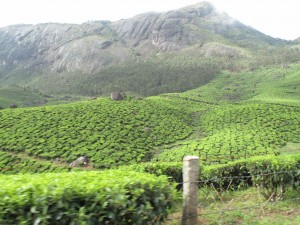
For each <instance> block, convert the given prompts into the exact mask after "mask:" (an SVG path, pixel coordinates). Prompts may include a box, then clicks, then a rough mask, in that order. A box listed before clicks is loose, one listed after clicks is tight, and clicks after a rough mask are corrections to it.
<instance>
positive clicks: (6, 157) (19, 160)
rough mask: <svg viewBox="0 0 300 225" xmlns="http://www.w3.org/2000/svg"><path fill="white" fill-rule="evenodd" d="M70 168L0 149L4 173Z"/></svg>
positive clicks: (2, 171)
mask: <svg viewBox="0 0 300 225" xmlns="http://www.w3.org/2000/svg"><path fill="white" fill-rule="evenodd" d="M70 170H71V168H70V167H67V166H64V165H56V164H54V163H53V162H49V161H41V160H36V159H32V158H30V157H26V156H20V155H15V154H10V153H8V152H2V151H0V171H1V173H2V174H7V175H8V174H19V173H43V172H67V171H70Z"/></svg>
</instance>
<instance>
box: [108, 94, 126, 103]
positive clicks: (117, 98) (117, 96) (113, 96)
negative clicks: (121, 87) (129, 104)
mask: <svg viewBox="0 0 300 225" xmlns="http://www.w3.org/2000/svg"><path fill="white" fill-rule="evenodd" d="M110 97H111V100H113V101H120V100H124V95H122V93H119V92H112V93H111V95H110Z"/></svg>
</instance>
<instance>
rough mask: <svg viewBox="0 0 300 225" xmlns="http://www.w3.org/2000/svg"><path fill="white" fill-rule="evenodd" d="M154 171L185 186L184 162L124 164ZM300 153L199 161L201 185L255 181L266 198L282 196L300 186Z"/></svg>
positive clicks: (229, 185)
mask: <svg viewBox="0 0 300 225" xmlns="http://www.w3.org/2000/svg"><path fill="white" fill-rule="evenodd" d="M120 169H122V170H125V171H128V170H134V171H139V172H146V173H151V174H155V175H166V176H168V177H169V179H170V180H172V181H174V182H176V183H178V187H179V188H180V187H181V186H182V182H183V180H182V163H181V162H158V163H144V164H140V165H132V166H126V167H121V168H120ZM299 171H300V154H297V155H289V156H271V155H268V156H254V157H251V158H248V159H240V160H236V161H232V162H228V163H226V164H218V165H209V166H207V165H204V164H203V161H200V172H199V173H200V176H199V187H213V188H214V189H216V190H219V191H220V192H223V191H226V190H236V189H243V188H247V187H249V186H253V185H255V186H256V187H259V190H260V192H261V193H262V194H263V196H264V197H266V198H267V199H268V198H270V197H271V196H272V200H277V199H281V198H282V197H283V195H284V193H285V191H286V190H287V189H288V188H297V189H299V188H300V172H299Z"/></svg>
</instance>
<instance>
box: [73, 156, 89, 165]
mask: <svg viewBox="0 0 300 225" xmlns="http://www.w3.org/2000/svg"><path fill="white" fill-rule="evenodd" d="M88 163H89V160H88V158H87V157H84V156H81V157H79V158H78V159H76V160H75V161H73V162H71V164H70V166H71V167H79V166H87V164H88Z"/></svg>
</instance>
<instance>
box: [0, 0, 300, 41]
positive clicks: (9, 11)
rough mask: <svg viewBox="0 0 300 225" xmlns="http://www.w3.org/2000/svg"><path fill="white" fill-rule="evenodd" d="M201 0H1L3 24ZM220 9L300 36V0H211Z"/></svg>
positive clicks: (107, 16)
mask: <svg viewBox="0 0 300 225" xmlns="http://www.w3.org/2000/svg"><path fill="white" fill-rule="evenodd" d="M197 2H201V0H1V1H0V27H3V26H7V25H11V24H20V23H22V24H37V23H47V22H60V23H83V22H85V21H88V20H111V21H116V20H119V19H125V18H129V17H132V16H134V15H136V14H140V13H144V12H149V11H156V12H163V11H168V10H171V9H177V8H180V7H183V6H186V5H190V4H194V3H197ZM210 2H212V3H213V4H214V5H215V7H216V8H217V9H218V10H219V11H225V12H227V13H228V14H229V15H230V16H231V17H233V18H235V19H238V20H239V21H241V22H242V23H244V24H246V25H250V26H252V27H254V28H256V29H258V30H259V31H261V32H263V33H265V34H268V35H270V36H273V37H279V38H283V39H288V40H293V39H295V38H298V37H300V0H210Z"/></svg>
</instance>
